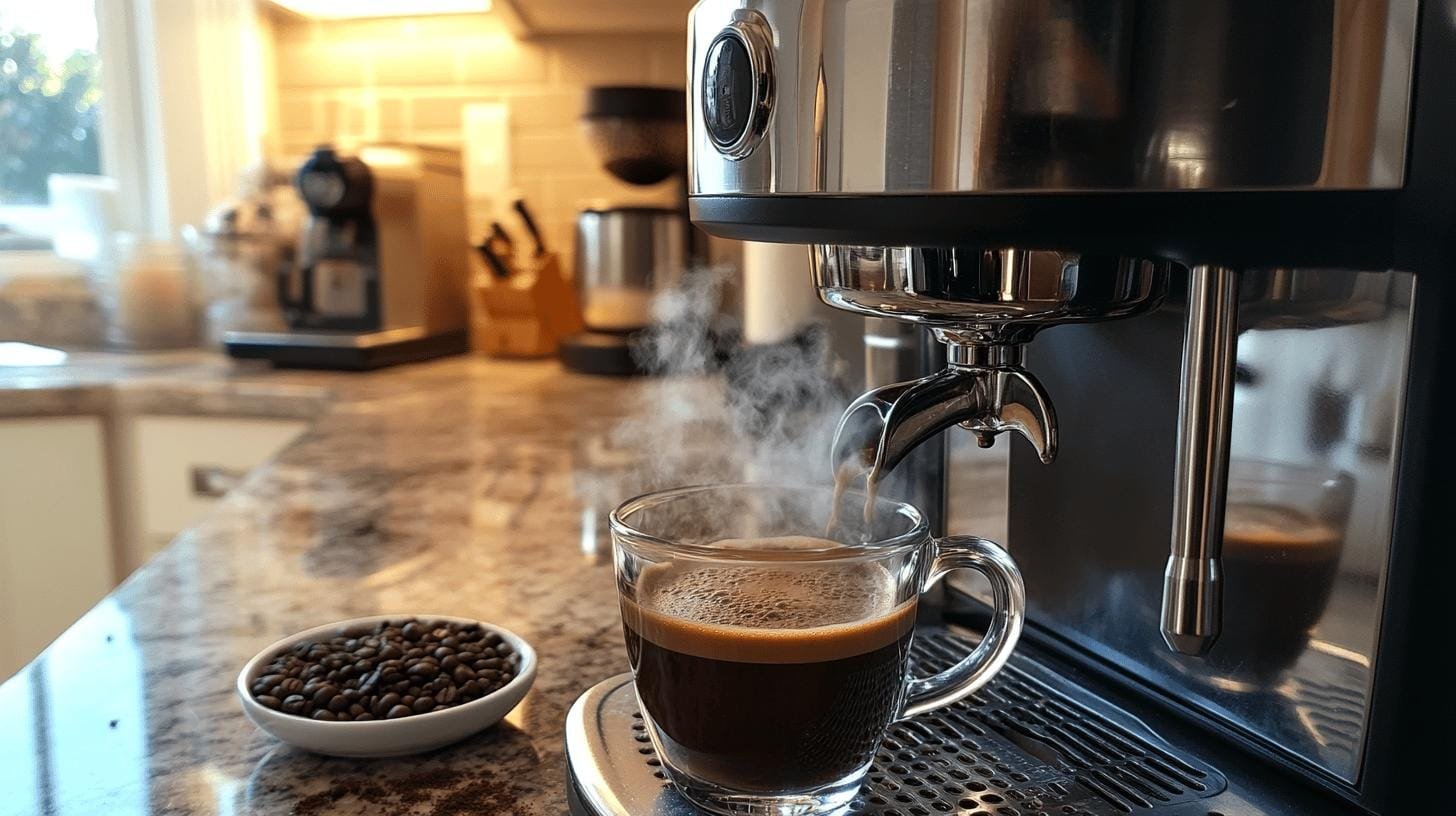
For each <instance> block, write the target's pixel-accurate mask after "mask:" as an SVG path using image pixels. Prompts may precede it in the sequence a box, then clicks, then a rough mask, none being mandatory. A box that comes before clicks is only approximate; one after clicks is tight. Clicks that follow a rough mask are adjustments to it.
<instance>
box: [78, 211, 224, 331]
mask: <svg viewBox="0 0 1456 816" xmlns="http://www.w3.org/2000/svg"><path fill="white" fill-rule="evenodd" d="M100 271H101V274H100V276H99V277H98V280H97V284H98V288H99V289H100V293H101V295H102V301H103V303H104V304H105V306H106V312H107V323H108V325H107V332H106V337H107V341H108V342H109V343H111V344H112V345H115V346H119V347H122V348H133V349H163V348H184V347H188V346H193V345H196V344H197V339H198V338H197V332H198V317H199V312H198V298H197V285H196V276H195V274H194V271H193V267H192V263H191V258H190V256H189V255H188V253H187V250H186V249H184V248H183V247H182V246H180V245H178V244H175V243H173V242H171V241H160V240H155V239H151V238H145V237H141V236H136V235H131V234H125V233H124V234H121V235H118V236H117V238H116V246H115V253H114V257H113V260H112V262H111V263H109V264H107V265H105V267H103V268H102V269H101V270H100Z"/></svg>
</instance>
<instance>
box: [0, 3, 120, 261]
mask: <svg viewBox="0 0 1456 816" xmlns="http://www.w3.org/2000/svg"><path fill="white" fill-rule="evenodd" d="M97 35H98V32H97V20H96V6H95V0H44V2H36V1H35V0H0V145H4V150H3V152H0V250H3V249H25V248H38V247H43V246H45V245H46V244H47V241H46V240H45V236H46V235H48V234H49V218H48V215H49V213H48V210H47V204H48V194H47V191H46V190H47V186H46V180H47V178H48V177H49V176H50V175H51V174H52V173H86V174H99V173H100V172H101V171H102V167H101V152H102V148H101V128H102V127H103V124H102V121H101V116H100V113H101V102H102V92H101V71H102V65H101V59H100V57H99V55H98V36H97Z"/></svg>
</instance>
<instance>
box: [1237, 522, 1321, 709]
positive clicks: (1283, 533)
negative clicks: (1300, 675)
mask: <svg viewBox="0 0 1456 816" xmlns="http://www.w3.org/2000/svg"><path fill="white" fill-rule="evenodd" d="M1341 545H1342V539H1341V536H1340V533H1339V532H1338V531H1337V530H1335V529H1334V528H1333V527H1331V526H1330V525H1328V524H1326V523H1324V522H1322V521H1319V520H1318V519H1314V518H1311V517H1310V516H1308V515H1306V514H1304V513H1301V512H1299V511H1297V510H1292V509H1289V508H1285V507H1275V506H1272V505H1230V506H1229V509H1228V515H1227V518H1226V520H1225V524H1224V537H1223V569H1224V601H1223V604H1224V625H1223V631H1222V633H1221V634H1220V635H1219V639H1218V642H1217V643H1216V644H1215V645H1214V650H1213V653H1212V654H1210V655H1209V658H1210V660H1212V661H1214V662H1215V665H1217V666H1218V667H1219V668H1220V669H1221V670H1222V671H1223V672H1224V673H1225V674H1231V675H1234V676H1241V677H1246V678H1249V679H1252V680H1256V681H1273V680H1275V679H1277V678H1278V677H1279V675H1281V674H1282V673H1283V672H1284V670H1286V669H1288V668H1289V667H1290V666H1291V665H1293V663H1294V662H1295V661H1296V660H1297V659H1298V658H1299V655H1300V654H1301V653H1302V652H1303V651H1304V649H1305V646H1306V645H1307V644H1308V643H1309V634H1310V629H1311V628H1312V627H1313V626H1314V625H1315V624H1316V623H1318V622H1319V619H1320V617H1321V616H1322V615H1323V614H1324V610H1325V606H1326V605H1327V604H1328V603H1329V600H1330V592H1331V590H1332V588H1333V587H1334V582H1335V575H1336V572H1337V570H1338V567H1339V562H1340V550H1341Z"/></svg>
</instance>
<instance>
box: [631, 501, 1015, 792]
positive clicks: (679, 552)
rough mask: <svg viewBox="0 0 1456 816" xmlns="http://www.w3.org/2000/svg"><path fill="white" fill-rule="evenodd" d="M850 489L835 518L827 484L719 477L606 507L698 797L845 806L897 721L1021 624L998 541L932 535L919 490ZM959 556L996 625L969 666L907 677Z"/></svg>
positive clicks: (953, 690) (960, 684)
mask: <svg viewBox="0 0 1456 816" xmlns="http://www.w3.org/2000/svg"><path fill="white" fill-rule="evenodd" d="M841 500H842V501H844V502H846V504H847V506H846V508H844V509H845V512H841V513H838V514H831V512H830V511H831V509H832V508H833V507H834V501H835V499H834V492H833V491H832V490H830V489H828V488H822V489H821V488H811V487H790V486H781V485H715V486H703V487H687V488H679V489H676V490H668V491H663V492H660V493H651V494H648V495H645V496H639V497H637V498H635V499H631V500H629V501H627V502H625V503H624V504H622V506H620V507H618V508H617V509H616V511H614V512H613V513H612V519H611V524H612V538H613V543H614V547H615V560H616V570H617V589H618V593H619V600H620V604H621V609H622V623H623V630H624V634H625V636H626V641H627V652H628V657H629V659H630V661H631V664H632V671H633V675H634V677H635V680H636V689H637V699H638V702H639V704H640V707H641V709H642V715H643V718H644V720H645V721H646V724H647V729H648V734H649V735H650V736H651V738H652V742H653V744H654V746H655V747H656V749H657V753H658V757H659V759H660V760H661V762H662V764H663V768H664V770H665V772H666V773H667V775H668V778H669V779H670V780H671V781H672V782H673V784H674V785H675V786H676V787H677V789H678V790H679V791H680V792H681V793H682V794H683V795H684V796H685V797H686V798H687V799H688V800H689V801H691V802H692V803H693V804H695V805H696V806H698V807H700V808H702V809H704V810H708V811H711V812H715V813H724V814H729V813H731V814H776V815H780V814H820V813H835V812H840V811H843V810H845V809H847V808H848V806H849V803H850V802H851V800H853V798H854V796H855V794H856V792H857V791H858V789H859V786H860V784H861V782H862V780H863V778H864V775H865V773H866V771H868V770H869V766H870V762H871V760H872V759H873V757H874V753H875V750H876V748H877V747H878V746H879V744H880V741H881V740H882V739H883V738H884V736H885V732H886V730H887V729H888V728H889V726H890V725H891V723H893V722H895V721H896V720H899V719H903V718H905V717H909V716H913V715H915V714H918V713H920V712H923V711H929V710H931V709H934V708H938V707H940V706H943V705H947V704H949V703H952V702H954V701H956V700H958V699H960V698H962V697H964V696H965V695H967V694H970V693H971V692H972V691H975V690H976V689H977V688H979V687H981V686H982V685H984V684H985V683H986V681H988V680H989V679H990V678H991V677H992V676H993V675H994V674H995V673H996V672H997V671H998V670H999V669H1000V668H1001V666H1002V665H1003V664H1004V663H1005V661H1006V658H1007V657H1008V656H1009V655H1010V652H1011V649H1012V648H1013V647H1014V645H1015V643H1016V639H1017V637H1018V636H1019V635H1020V632H1021V623H1022V617H1023V611H1024V610H1023V606H1024V591H1023V588H1022V583H1021V576H1020V573H1019V572H1018V571H1017V569H1016V565H1015V563H1014V562H1013V561H1012V560H1011V557H1010V556H1009V555H1007V554H1006V552H1005V551H1004V550H1003V549H1001V548H1000V547H998V546H997V545H995V544H993V543H991V542H989V541H986V540H984V539H980V538H975V537H972V536H951V537H947V538H942V539H936V538H933V537H932V536H931V535H930V533H929V529H928V526H927V525H926V522H925V520H924V519H923V517H922V516H921V514H920V512H919V511H918V510H916V509H915V508H914V507H912V506H910V505H908V504H903V503H900V502H895V501H891V500H887V499H877V500H875V501H874V503H873V505H872V510H873V512H871V513H865V512H863V510H864V507H863V503H864V501H865V499H864V497H863V496H862V495H861V496H852V495H851V496H844V497H842V498H841ZM850 503H854V507H853V509H849V507H848V504H850ZM831 516H834V517H835V518H837V519H838V521H837V522H836V526H835V528H834V529H833V530H829V531H828V532H826V527H827V525H828V524H829V520H830V518H831ZM865 519H867V520H865ZM955 569H973V570H976V571H978V572H981V573H983V574H984V575H985V576H986V577H987V578H988V579H989V581H990V584H991V587H992V591H993V596H994V599H995V605H996V609H995V612H994V615H993V617H992V621H991V625H990V627H989V629H988V631H987V634H986V636H985V637H984V638H983V639H982V641H981V644H980V645H979V646H977V648H976V649H975V650H974V651H972V652H971V654H969V655H968V656H967V657H966V658H965V659H963V660H962V661H961V662H960V663H958V664H956V665H955V666H953V667H951V668H950V669H948V670H947V671H945V672H943V673H941V674H939V675H936V676H934V677H928V678H918V679H917V678H912V677H910V675H909V666H908V658H909V652H910V643H911V639H912V638H913V636H914V631H915V615H916V604H917V601H918V598H919V595H920V593H922V592H924V591H925V590H926V589H927V588H928V587H930V586H931V585H933V584H934V583H935V582H937V581H939V580H940V579H941V578H942V577H944V576H945V575H946V574H947V573H948V572H950V571H951V570H955Z"/></svg>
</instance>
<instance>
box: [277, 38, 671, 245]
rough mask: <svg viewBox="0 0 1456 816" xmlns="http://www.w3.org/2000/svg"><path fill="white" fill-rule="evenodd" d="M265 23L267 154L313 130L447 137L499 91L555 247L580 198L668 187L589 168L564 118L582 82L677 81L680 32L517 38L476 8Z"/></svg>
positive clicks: (531, 194) (342, 139)
mask: <svg viewBox="0 0 1456 816" xmlns="http://www.w3.org/2000/svg"><path fill="white" fill-rule="evenodd" d="M271 24H272V30H273V37H272V40H273V42H272V50H273V59H274V69H275V76H276V100H275V103H276V108H275V117H274V122H275V125H274V127H273V128H272V129H271V132H270V135H269V147H270V153H272V154H273V155H274V156H280V155H281V156H291V157H298V156H300V155H301V154H303V153H305V152H306V151H307V150H309V149H310V148H311V147H313V146H314V145H315V144H317V143H319V142H321V141H336V142H339V143H343V144H351V143H358V142H359V141H367V140H376V139H382V140H407V141H423V142H430V143H442V144H450V145H461V144H462V140H463V139H464V137H465V136H466V134H462V132H461V124H460V122H461V111H462V108H463V106H464V105H466V104H469V103H472V102H503V103H505V104H507V105H508V106H509V110H510V145H509V150H510V155H511V171H512V183H513V185H514V186H515V187H517V188H518V189H519V191H520V193H521V194H522V195H524V196H525V197H526V198H527V200H528V201H529V202H530V203H531V204H532V205H533V206H534V208H535V209H536V210H537V213H538V217H539V218H540V220H541V221H542V222H543V223H542V226H543V229H544V230H545V232H546V233H547V239H548V241H549V242H550V243H552V244H554V245H555V247H556V248H558V249H562V250H569V248H570V245H571V236H572V226H573V224H574V222H575V218H576V213H577V211H578V210H579V209H581V207H582V206H583V205H585V204H587V203H589V202H591V201H593V200H602V201H606V202H612V203H621V202H631V203H646V202H653V203H665V202H668V201H671V200H672V198H673V195H674V193H673V188H672V186H671V184H670V183H665V184H663V185H657V186H656V187H653V188H647V189H645V190H644V189H640V188H633V187H631V186H629V185H625V184H621V183H619V182H617V181H615V180H614V179H612V178H611V177H610V176H609V175H607V174H606V172H605V171H602V170H601V169H600V168H599V166H598V165H597V163H596V159H595V157H594V156H593V155H592V153H591V151H590V148H589V147H588V145H587V142H586V139H585V137H584V136H583V134H582V132H581V127H580V125H579V123H578V121H577V119H578V117H579V116H580V114H581V108H582V103H583V98H584V94H585V89H586V88H587V87H588V86H590V85H599V84H638V85H663V86H673V87H681V86H682V85H683V82H684V71H685V69H684V65H685V64H686V59H687V58H686V34H681V35H679V34H668V35H664V34H600V35H564V36H543V37H536V38H533V39H530V40H518V39H516V38H514V37H512V36H511V35H510V34H509V33H507V31H506V30H505V29H504V28H503V27H502V26H501V25H500V24H499V22H497V21H496V20H494V19H493V18H492V17H490V16H489V15H449V16H438V17H416V18H390V19H379V20H356V21H318V20H305V19H302V18H299V17H296V16H293V15H288V14H286V13H282V12H278V13H274V14H272V15H271ZM487 218H488V216H486V215H484V214H482V213H480V212H478V211H477V212H474V213H472V219H471V220H472V223H473V225H474V226H475V228H476V229H478V228H479V225H480V222H481V221H482V220H486V219H487ZM472 237H474V236H472Z"/></svg>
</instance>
